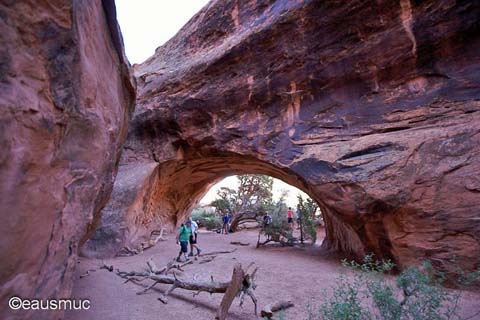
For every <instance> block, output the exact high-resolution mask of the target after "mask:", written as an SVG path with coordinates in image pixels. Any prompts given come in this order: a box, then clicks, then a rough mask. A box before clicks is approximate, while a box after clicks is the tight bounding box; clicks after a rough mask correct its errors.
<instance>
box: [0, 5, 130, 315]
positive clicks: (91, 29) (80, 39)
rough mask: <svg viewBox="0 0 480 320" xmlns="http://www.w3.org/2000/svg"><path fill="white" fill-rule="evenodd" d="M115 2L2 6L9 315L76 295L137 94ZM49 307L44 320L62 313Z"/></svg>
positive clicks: (3, 272)
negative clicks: (13, 304)
mask: <svg viewBox="0 0 480 320" xmlns="http://www.w3.org/2000/svg"><path fill="white" fill-rule="evenodd" d="M115 15H116V14H115V6H114V2H113V0H105V1H99V0H97V1H84V0H79V1H2V3H1V4H0V29H1V30H2V32H1V33H0V43H1V49H0V63H1V67H0V144H1V148H2V150H1V152H0V177H1V179H0V214H1V221H2V222H1V224H0V234H1V241H0V300H1V301H2V303H1V306H0V318H2V319H10V318H19V319H20V318H21V319H26V318H29V317H33V314H25V313H21V312H10V311H9V310H8V309H7V308H8V306H7V303H6V301H7V299H8V298H9V297H11V296H14V295H15V296H20V297H23V298H30V299H32V298H43V299H45V298H53V297H57V298H58V297H68V296H69V294H70V288H71V284H72V279H71V278H72V270H73V269H74V267H75V264H76V255H77V250H78V247H79V244H80V243H81V241H82V238H88V236H89V234H90V233H91V231H92V230H93V224H94V222H95V220H97V219H98V218H99V213H100V210H101V208H102V207H103V206H104V205H105V204H106V201H107V200H108V197H109V194H110V192H111V189H112V184H113V180H114V177H115V174H116V167H117V163H118V160H119V157H120V153H121V146H122V144H123V142H124V139H125V136H126V133H127V127H128V121H129V118H130V113H131V111H132V110H133V102H134V99H135V89H134V83H135V81H134V79H133V77H131V76H130V74H129V69H128V61H127V60H126V59H125V56H124V53H123V44H122V39H121V35H120V33H119V29H118V26H117V22H116V17H115ZM59 316H60V315H59V314H57V315H53V314H51V313H48V312H46V311H44V312H37V313H35V315H34V318H35V319H41V318H52V317H55V318H58V317H59Z"/></svg>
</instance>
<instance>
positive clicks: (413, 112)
mask: <svg viewBox="0 0 480 320" xmlns="http://www.w3.org/2000/svg"><path fill="white" fill-rule="evenodd" d="M479 19H480V6H479V5H478V4H476V3H474V2H452V1H441V0H440V1H422V2H410V1H409V0H401V1H386V0H383V1H348V2H347V1H343V2H342V1H340V2H338V1H336V2H332V1H313V0H311V1H287V0H277V1H228V2H226V1H212V2H210V3H209V4H208V5H207V6H206V7H205V8H203V9H202V10H201V11H200V12H199V13H198V14H197V15H196V16H195V17H194V18H192V19H191V20H190V22H189V23H188V24H187V25H186V26H184V27H183V29H182V30H181V31H180V32H179V33H178V34H177V35H176V36H175V37H174V38H173V39H171V40H170V41H169V42H167V43H166V44H165V45H164V46H162V47H160V48H158V49H157V51H156V53H155V55H154V56H152V57H151V58H150V59H148V60H147V61H146V62H145V63H143V64H141V65H137V66H135V74H136V77H137V81H138V84H139V89H138V90H139V91H138V97H137V104H136V111H135V116H134V118H133V120H132V122H131V126H130V129H129V134H128V139H127V142H126V145H125V147H124V152H123V154H122V160H121V165H122V167H123V168H124V169H122V170H121V173H122V175H123V174H125V175H127V174H128V172H129V168H132V170H133V169H134V170H140V169H139V168H140V167H141V166H146V167H147V166H148V168H151V167H153V166H155V164H158V167H157V168H156V169H155V170H151V171H150V172H151V173H152V175H154V176H155V179H153V178H152V176H149V175H146V176H144V178H143V179H141V181H138V182H136V183H137V187H136V189H138V190H144V188H145V186H146V185H148V186H149V188H150V189H149V191H148V192H143V191H142V192H131V193H130V196H131V199H129V200H128V206H131V207H132V208H138V207H139V206H140V204H142V206H143V207H144V208H145V210H140V211H138V210H137V209H132V210H137V211H135V212H136V213H132V212H133V211H132V210H130V209H129V208H128V207H123V208H122V209H119V210H118V212H121V215H122V217H125V218H122V217H120V218H119V220H117V221H116V222H114V223H110V222H109V221H108V220H104V221H103V222H102V227H101V229H99V230H100V231H101V230H108V229H110V230H118V226H119V225H122V227H123V228H125V229H127V231H128V230H131V232H130V231H128V232H122V233H118V232H117V233H115V232H114V233H115V234H116V237H117V238H116V242H117V243H119V245H118V246H117V247H121V245H123V244H129V243H130V241H131V240H132V239H131V238H129V236H128V235H129V234H134V235H135V237H139V236H140V234H141V230H142V228H143V230H144V233H145V234H148V230H149V227H148V226H149V223H150V221H152V220H155V219H156V221H157V222H158V223H163V224H167V223H168V224H170V225H171V226H173V225H176V224H178V223H179V222H181V221H182V220H183V219H185V218H186V215H187V214H188V213H189V211H190V210H191V209H192V208H193V206H194V205H195V204H196V203H197V202H198V201H199V199H201V197H202V196H203V195H204V194H205V192H206V191H207V190H208V188H209V187H210V186H211V185H212V184H213V183H215V182H218V181H219V180H220V179H222V178H223V177H225V176H227V175H232V174H241V173H263V174H268V175H271V176H273V177H276V178H280V179H282V180H284V181H286V182H287V183H290V184H292V185H294V186H296V187H298V188H300V189H302V190H303V191H305V192H307V193H308V194H309V195H310V196H311V197H312V198H314V199H315V200H316V201H318V203H319V204H320V206H321V208H322V211H323V212H324V215H325V220H326V227H327V238H326V240H325V242H324V246H326V247H328V248H331V249H334V250H340V251H344V252H347V253H351V254H353V255H355V256H362V255H363V254H365V253H367V252H374V253H375V254H376V255H377V257H379V258H391V259H393V260H394V261H395V262H396V263H397V264H398V265H399V266H400V267H404V266H406V265H410V264H416V263H419V262H420V261H423V260H425V259H430V260H431V261H432V262H433V264H434V265H435V266H436V267H438V268H441V269H443V270H446V271H452V266H451V264H449V262H448V260H449V259H450V258H451V257H452V256H454V255H455V256H457V261H458V263H459V264H460V265H462V266H464V267H466V268H469V267H473V266H474V265H478V263H480V258H479V257H480V224H479V223H478V221H479V220H478V219H480V214H479V209H478V208H479V207H480V178H479V175H478V172H480V100H479V97H480V72H479V71H480V69H479V61H480V60H479V52H480V36H479V35H480V32H479V30H478V26H479ZM154 180H155V181H156V182H155V183H150V182H151V181H154ZM118 181H123V180H118ZM124 186H125V184H118V186H115V188H118V191H117V193H118V194H123V193H122V192H121V190H122V188H123V187H124ZM128 188H130V190H133V189H135V188H133V189H132V185H129V186H128ZM122 201H125V200H122V199H121V197H120V198H115V197H113V198H112V200H111V203H110V204H109V205H108V208H113V207H115V206H116V205H117V204H119V203H120V202H122ZM132 204H136V205H132ZM108 210H110V209H108ZM111 215H112V214H111V213H109V214H108V215H105V218H107V217H110V216H111ZM143 215H145V217H146V219H147V220H148V221H149V222H147V223H145V224H142V221H143V218H142V217H143ZM134 217H136V218H134ZM117 218H118V217H117ZM126 221H129V222H128V223H126ZM132 221H136V222H135V223H133V222H132ZM106 240H107V238H106V237H102V234H100V233H99V234H96V235H95V236H94V239H92V240H91V241H89V242H87V245H86V249H88V248H100V247H101V246H102V245H103V244H104V242H105V241H106ZM109 241H111V239H110V240H109ZM87 251H88V250H87ZM107 251H109V252H108V254H110V255H114V254H115V251H114V250H111V249H109V250H107ZM104 253H105V252H104Z"/></svg>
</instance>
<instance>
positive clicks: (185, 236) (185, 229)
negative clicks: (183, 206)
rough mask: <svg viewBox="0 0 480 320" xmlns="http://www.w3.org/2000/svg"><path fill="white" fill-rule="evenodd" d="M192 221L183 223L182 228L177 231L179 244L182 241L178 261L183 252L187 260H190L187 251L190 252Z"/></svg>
mask: <svg viewBox="0 0 480 320" xmlns="http://www.w3.org/2000/svg"><path fill="white" fill-rule="evenodd" d="M191 226H192V223H191V222H190V221H187V222H186V223H185V224H183V223H182V225H181V226H180V228H179V229H178V232H177V237H176V240H177V244H178V243H180V252H179V253H178V257H177V262H180V257H181V256H182V253H183V255H184V257H185V261H187V260H188V257H187V252H188V241H189V240H190V235H191V234H192V228H191Z"/></svg>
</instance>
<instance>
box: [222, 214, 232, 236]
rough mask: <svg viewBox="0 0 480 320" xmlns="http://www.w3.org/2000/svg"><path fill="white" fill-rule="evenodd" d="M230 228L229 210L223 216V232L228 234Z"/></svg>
mask: <svg viewBox="0 0 480 320" xmlns="http://www.w3.org/2000/svg"><path fill="white" fill-rule="evenodd" d="M229 228H230V215H229V214H228V212H226V213H225V215H224V216H223V226H222V233H225V234H228V229H229Z"/></svg>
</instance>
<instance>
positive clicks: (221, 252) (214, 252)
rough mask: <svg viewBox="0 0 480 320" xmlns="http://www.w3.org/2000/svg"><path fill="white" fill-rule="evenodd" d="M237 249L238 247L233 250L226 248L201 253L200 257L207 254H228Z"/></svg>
mask: <svg viewBox="0 0 480 320" xmlns="http://www.w3.org/2000/svg"><path fill="white" fill-rule="evenodd" d="M235 251H237V248H235V249H232V250H226V251H212V252H207V253H201V254H199V255H198V256H199V257H206V256H216V255H218V254H227V253H232V252H235Z"/></svg>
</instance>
